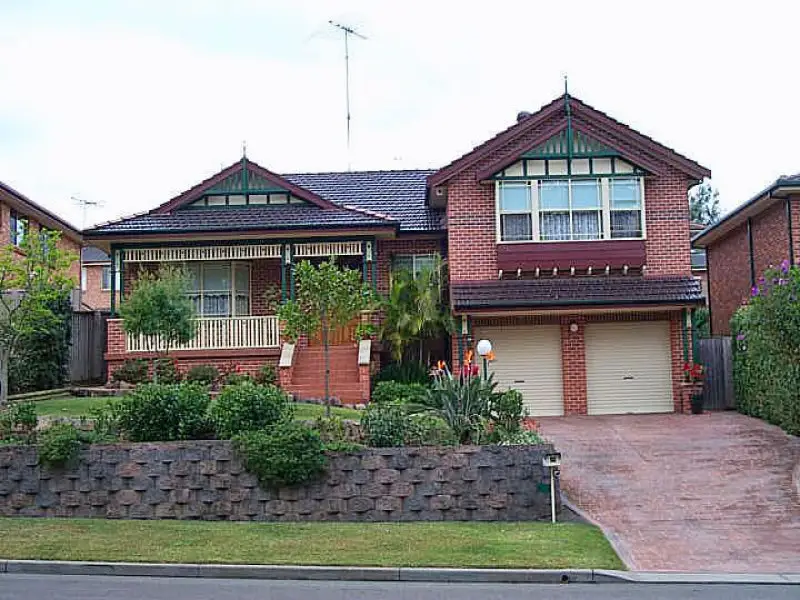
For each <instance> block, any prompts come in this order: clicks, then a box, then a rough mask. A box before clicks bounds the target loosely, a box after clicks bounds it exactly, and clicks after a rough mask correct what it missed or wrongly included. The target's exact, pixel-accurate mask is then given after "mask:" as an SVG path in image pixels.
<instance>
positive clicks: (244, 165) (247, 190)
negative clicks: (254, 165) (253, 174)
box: [242, 156, 250, 202]
mask: <svg viewBox="0 0 800 600" xmlns="http://www.w3.org/2000/svg"><path fill="white" fill-rule="evenodd" d="M249 175H250V174H249V173H248V170H247V157H246V156H242V192H243V193H244V194H245V196H246V195H247V194H249V193H250V182H249V181H248V180H249V178H250V177H249ZM247 201H248V202H249V198H248V200H247Z"/></svg>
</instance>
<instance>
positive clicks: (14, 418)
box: [0, 402, 39, 442]
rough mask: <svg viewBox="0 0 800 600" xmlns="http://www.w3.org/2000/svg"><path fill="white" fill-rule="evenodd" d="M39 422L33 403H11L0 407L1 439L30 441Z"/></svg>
mask: <svg viewBox="0 0 800 600" xmlns="http://www.w3.org/2000/svg"><path fill="white" fill-rule="evenodd" d="M38 421H39V420H38V418H37V416H36V406H35V405H34V403H33V402H9V403H8V404H7V405H6V406H5V407H0V439H13V440H15V441H21V442H25V441H28V439H29V438H31V437H32V436H33V433H34V431H35V430H36V425H37V423H38Z"/></svg>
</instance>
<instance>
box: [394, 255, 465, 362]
mask: <svg viewBox="0 0 800 600" xmlns="http://www.w3.org/2000/svg"><path fill="white" fill-rule="evenodd" d="M445 279H446V274H445V273H444V267H443V266H442V263H441V260H440V259H439V260H437V262H436V263H435V264H434V266H433V268H430V269H423V270H422V271H421V272H419V273H418V274H417V276H416V277H415V276H414V274H413V273H412V272H411V271H409V270H407V269H403V270H399V271H397V272H396V273H394V274H393V277H392V287H391V290H389V297H388V298H387V299H386V301H385V303H384V312H385V318H384V320H383V325H382V327H381V331H380V334H381V339H383V340H384V341H386V342H388V343H389V346H390V348H391V352H392V359H393V360H394V361H395V362H398V363H402V362H403V359H404V358H405V357H406V354H407V350H408V349H409V348H410V347H411V346H412V344H416V346H417V359H418V360H419V361H420V362H421V363H425V362H429V361H426V357H425V356H423V347H424V342H425V340H426V339H431V338H434V337H436V336H437V335H441V334H443V333H446V332H449V331H452V329H453V319H452V317H451V316H450V311H449V310H448V308H447V304H446V302H445V294H444V289H443V285H442V282H443V281H444V280H445Z"/></svg>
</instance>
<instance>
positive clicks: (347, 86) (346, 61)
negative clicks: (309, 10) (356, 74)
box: [328, 21, 367, 171]
mask: <svg viewBox="0 0 800 600" xmlns="http://www.w3.org/2000/svg"><path fill="white" fill-rule="evenodd" d="M328 23H330V24H331V25H332V26H333V27H336V28H337V29H340V30H341V31H342V33H344V90H345V102H346V106H347V170H348V171H350V170H352V164H351V159H350V45H349V39H350V36H351V35H354V36H356V37H359V38H361V39H362V40H366V39H367V38H366V37H365V36H363V35H361V34H360V33H358V32H357V31H356V30H355V29H353V28H352V27H348V26H347V25H342V24H341V23H337V22H335V21H328Z"/></svg>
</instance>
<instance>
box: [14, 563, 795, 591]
mask: <svg viewBox="0 0 800 600" xmlns="http://www.w3.org/2000/svg"><path fill="white" fill-rule="evenodd" d="M2 573H14V574H36V575H119V576H130V577H189V578H205V579H285V580H295V581H302V580H306V581H307V580H314V581H404V582H431V583H647V584H654V583H664V584H680V583H686V584H732V583H735V584H761V585H765V584H766V585H769V584H774V585H787V584H794V585H800V573H781V574H779V573H768V574H763V575H762V574H753V573H748V574H728V573H666V572H660V573H656V572H641V571H610V570H603V569H564V570H558V569H554V570H548V569H532V570H527V569H437V568H412V567H312V566H282V565H208V564H206V565H197V564H155V563H113V562H71V561H39V560H0V574H2Z"/></svg>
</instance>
